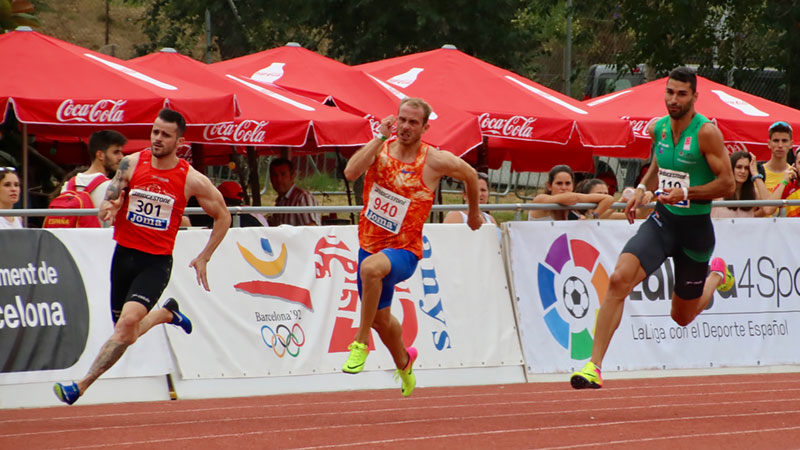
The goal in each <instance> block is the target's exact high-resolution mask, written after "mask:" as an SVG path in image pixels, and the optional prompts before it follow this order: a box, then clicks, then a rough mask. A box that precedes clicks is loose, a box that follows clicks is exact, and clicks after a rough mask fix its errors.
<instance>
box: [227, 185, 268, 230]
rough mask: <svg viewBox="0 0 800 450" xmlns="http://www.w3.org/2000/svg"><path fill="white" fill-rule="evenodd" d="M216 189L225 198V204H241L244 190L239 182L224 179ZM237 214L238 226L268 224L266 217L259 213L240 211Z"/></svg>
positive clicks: (262, 225)
mask: <svg viewBox="0 0 800 450" xmlns="http://www.w3.org/2000/svg"><path fill="white" fill-rule="evenodd" d="M217 189H219V192H220V193H221V194H222V198H224V199H225V205H226V206H242V201H243V198H244V191H242V186H241V185H239V183H237V182H235V181H225V182H223V183H221V184H220V185H219V186H217ZM238 216H239V226H240V227H267V226H269V223H267V219H265V218H264V216H262V215H261V214H254V213H242V214H239V215H238Z"/></svg>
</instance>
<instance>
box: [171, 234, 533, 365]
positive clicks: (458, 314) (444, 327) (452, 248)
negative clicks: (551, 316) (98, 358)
mask: <svg viewBox="0 0 800 450" xmlns="http://www.w3.org/2000/svg"><path fill="white" fill-rule="evenodd" d="M207 237H208V231H206V230H189V231H185V232H181V233H179V235H178V241H177V244H176V249H175V270H173V274H172V280H173V282H172V283H170V285H169V286H168V288H167V291H166V292H165V295H164V297H169V296H172V297H175V298H176V299H178V301H179V302H180V304H181V308H182V309H183V310H184V311H185V312H186V314H187V315H188V316H189V317H190V318H191V319H192V321H193V323H194V331H193V333H192V334H191V335H189V336H187V335H185V334H183V333H181V332H180V331H179V330H171V329H168V330H167V333H168V336H169V340H170V343H171V344H172V348H173V351H174V353H175V355H176V359H177V363H178V366H179V369H180V372H181V374H182V376H183V378H184V379H206V378H227V377H263V376H270V375H296V374H319V373H332V372H338V371H340V370H341V366H342V364H343V363H344V361H345V359H346V358H347V346H348V345H349V344H350V342H352V340H353V337H354V335H355V332H356V329H357V325H358V323H359V314H360V301H359V298H358V292H357V288H356V267H357V258H358V238H357V234H356V227H355V226H343V227H341V226H340V227H288V226H282V227H278V228H239V229H231V230H230V231H229V232H228V235H227V236H226V237H225V240H224V241H223V242H222V244H221V245H220V246H219V248H218V249H217V251H216V253H215V254H214V256H213V258H212V260H211V262H210V263H209V265H208V272H209V283H210V285H211V289H212V292H211V293H206V292H205V291H203V290H202V289H201V288H200V287H199V286H198V285H197V283H196V281H195V279H194V274H193V272H192V271H190V270H179V268H184V267H187V266H188V264H189V262H190V260H191V259H192V258H193V257H194V256H195V255H196V254H197V253H198V252H199V251H200V249H201V248H202V247H203V245H205V243H206V240H207ZM424 237H425V240H424V242H425V245H424V249H425V250H424V253H425V254H424V256H423V259H422V260H421V261H420V262H419V265H418V267H417V271H416V272H415V273H414V275H413V276H412V277H411V278H410V279H409V280H406V281H405V282H403V283H400V284H399V285H398V286H397V288H396V290H395V296H394V300H393V303H392V314H393V315H394V316H395V317H397V318H398V320H399V321H400V322H401V323H402V326H403V339H404V342H405V344H406V345H414V346H416V347H417V349H418V350H419V355H420V356H419V358H418V360H417V364H416V366H415V367H417V368H423V369H425V368H451V367H491V366H502V365H520V364H522V354H521V350H520V347H519V341H518V338H517V334H516V328H515V325H514V316H513V312H512V308H511V304H510V302H509V295H508V288H507V284H506V277H505V271H504V268H503V260H502V257H501V254H500V248H499V243H498V239H497V229H496V228H495V227H491V226H486V227H483V228H482V229H480V230H479V231H476V232H473V231H470V230H469V229H468V228H467V227H466V226H464V225H460V224H459V225H426V226H425V229H424ZM371 349H372V351H371V353H370V355H369V358H368V359H367V363H366V368H365V370H367V371H369V370H387V369H394V364H393V362H392V359H391V356H390V354H389V352H388V350H386V347H384V345H383V344H382V343H381V342H380V339H379V338H378V336H377V334H376V333H373V336H372V345H371Z"/></svg>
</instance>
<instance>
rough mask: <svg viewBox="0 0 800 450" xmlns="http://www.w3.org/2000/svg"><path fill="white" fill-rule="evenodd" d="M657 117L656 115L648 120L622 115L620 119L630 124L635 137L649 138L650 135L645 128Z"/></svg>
mask: <svg viewBox="0 0 800 450" xmlns="http://www.w3.org/2000/svg"><path fill="white" fill-rule="evenodd" d="M658 119H659V118H658V117H653V118H652V119H650V120H647V119H632V118H630V117H629V116H623V117H622V120H627V121H628V122H629V123H630V124H631V129H632V130H633V135H634V136H635V137H637V138H646V139H650V135H648V134H647V129H648V128H650V125H651V124H653V123H655V122H656V121H657V120H658Z"/></svg>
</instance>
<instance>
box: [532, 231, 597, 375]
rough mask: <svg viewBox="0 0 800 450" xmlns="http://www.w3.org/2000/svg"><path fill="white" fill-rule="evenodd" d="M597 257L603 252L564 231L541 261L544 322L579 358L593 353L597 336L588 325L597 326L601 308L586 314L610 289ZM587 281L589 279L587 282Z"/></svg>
mask: <svg viewBox="0 0 800 450" xmlns="http://www.w3.org/2000/svg"><path fill="white" fill-rule="evenodd" d="M598 256H600V252H599V251H598V250H597V249H596V248H594V247H593V246H592V245H591V244H589V243H587V242H586V241H582V240H580V239H572V240H568V239H567V234H566V233H564V234H562V235H561V236H559V237H558V238H556V240H555V241H553V244H552V245H551V246H550V249H549V250H548V252H547V256H546V257H545V260H544V262H543V263H539V268H538V280H539V298H540V300H541V302H542V310H543V311H544V316H543V317H544V322H545V324H546V325H547V329H548V330H550V334H551V335H552V336H553V338H554V339H555V340H556V342H558V344H559V345H561V346H562V347H564V349H566V350H569V351H570V356H571V357H572V359H576V360H583V359H587V358H589V357H590V356H592V344H593V343H594V339H593V337H592V333H591V332H589V327H591V328H592V329H594V323H595V320H596V319H597V313H598V308H595V309H594V315H587V314H588V313H589V311H590V310H591V309H592V304H593V303H594V301H593V300H594V299H596V302H597V304H599V303H600V302H601V301H602V299H603V298H604V297H605V294H606V290H608V273H607V272H606V269H605V267H603V265H602V264H600V263H598V261H597V259H598ZM585 280H589V284H588V285H587V283H586V281H585ZM559 311H560V312H559ZM565 318H566V319H565Z"/></svg>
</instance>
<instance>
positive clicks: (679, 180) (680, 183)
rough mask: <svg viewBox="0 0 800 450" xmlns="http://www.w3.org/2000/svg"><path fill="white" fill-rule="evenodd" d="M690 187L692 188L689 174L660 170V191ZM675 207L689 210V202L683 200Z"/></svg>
mask: <svg viewBox="0 0 800 450" xmlns="http://www.w3.org/2000/svg"><path fill="white" fill-rule="evenodd" d="M689 186H691V183H690V182H689V174H688V173H687V172H681V171H679V170H669V169H662V168H661V167H659V168H658V189H660V190H662V191H663V190H664V189H667V188H676V189H681V188H686V189H689ZM673 206H677V207H680V208H688V207H689V200H681V201H679V202H678V203H675V205H673Z"/></svg>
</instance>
